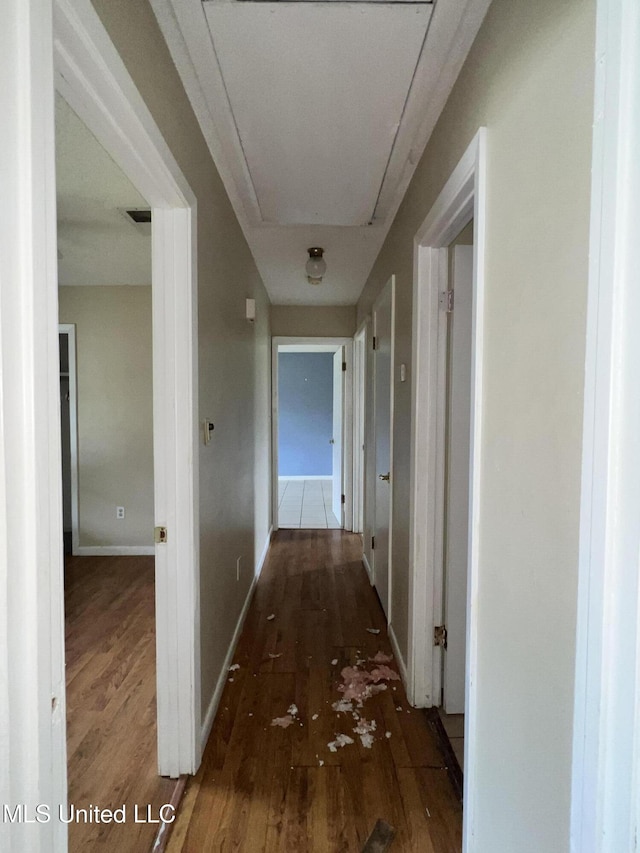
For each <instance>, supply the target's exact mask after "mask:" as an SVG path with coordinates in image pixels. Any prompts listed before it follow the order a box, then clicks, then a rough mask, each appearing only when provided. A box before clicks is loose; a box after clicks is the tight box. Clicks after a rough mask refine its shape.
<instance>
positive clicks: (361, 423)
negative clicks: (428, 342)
mask: <svg viewBox="0 0 640 853" xmlns="http://www.w3.org/2000/svg"><path fill="white" fill-rule="evenodd" d="M369 324H370V320H369V318H367V319H366V320H365V321H364V322H363V323H362V324H361V326H360V328H359V329H358V331H357V332H356V333H355V335H354V336H353V525H352V527H353V532H354V533H362V534H364V503H365V502H364V494H365V472H366V460H365V421H366V411H367V409H366V406H367V341H368V340H369V337H368V335H369Z"/></svg>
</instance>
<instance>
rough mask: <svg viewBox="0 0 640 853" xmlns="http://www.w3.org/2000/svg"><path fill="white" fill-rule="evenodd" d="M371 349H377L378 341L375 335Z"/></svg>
mask: <svg viewBox="0 0 640 853" xmlns="http://www.w3.org/2000/svg"><path fill="white" fill-rule="evenodd" d="M373 348H374V349H377V348H378V339H377V338H376V336H375V335H374V336H373Z"/></svg>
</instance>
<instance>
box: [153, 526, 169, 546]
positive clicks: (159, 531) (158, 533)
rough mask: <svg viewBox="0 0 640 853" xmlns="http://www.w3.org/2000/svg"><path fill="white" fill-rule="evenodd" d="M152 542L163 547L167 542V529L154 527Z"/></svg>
mask: <svg viewBox="0 0 640 853" xmlns="http://www.w3.org/2000/svg"><path fill="white" fill-rule="evenodd" d="M153 540H154V542H156V544H159V545H164V544H165V543H166V541H167V528H166V527H156V528H154V530H153Z"/></svg>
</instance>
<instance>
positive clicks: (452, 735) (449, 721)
mask: <svg viewBox="0 0 640 853" xmlns="http://www.w3.org/2000/svg"><path fill="white" fill-rule="evenodd" d="M438 710H439V712H440V719H441V720H442V725H443V726H444V730H445V732H446V733H447V737H448V738H449V741H450V743H451V748H452V749H453V752H454V754H455V756H456V758H457V759H458V764H459V765H460V769H461V770H462V772H463V773H464V714H445V712H444V711H443V710H442V708H439V709H438Z"/></svg>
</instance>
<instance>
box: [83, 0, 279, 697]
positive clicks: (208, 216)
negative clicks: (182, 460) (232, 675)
mask: <svg viewBox="0 0 640 853" xmlns="http://www.w3.org/2000/svg"><path fill="white" fill-rule="evenodd" d="M93 5H94V6H95V8H96V10H97V12H98V14H99V15H100V17H101V19H102V21H103V23H104V25H105V27H106V28H107V30H108V32H109V35H110V36H111V38H112V40H113V42H114V44H115V46H116V48H117V50H118V52H119V53H120V56H121V57H122V59H123V61H124V63H125V65H126V66H127V69H128V70H129V72H130V74H131V76H132V77H133V80H134V82H135V84H136V86H137V87H138V89H139V91H140V93H141V95H142V97H143V98H144V100H145V102H146V104H147V106H148V107H149V109H150V111H151V113H152V114H153V117H154V119H155V121H156V122H157V124H158V126H159V128H160V130H161V132H162V134H163V136H164V138H165V140H166V142H167V144H168V146H169V148H170V149H171V152H172V153H173V155H174V157H175V158H176V160H177V162H178V164H179V166H180V168H181V169H182V171H183V173H184V175H185V177H186V179H187V181H188V182H189V184H190V186H191V189H192V190H193V192H194V193H195V195H196V197H197V200H198V235H197V236H198V336H199V347H200V349H199V360H198V370H199V404H200V418H201V419H202V418H205V417H207V418H210V419H211V420H213V422H214V423H215V436H214V439H213V441H212V443H211V444H209V445H208V446H206V447H205V446H204V445H201V446H200V457H199V460H198V461H199V468H200V568H201V577H200V607H201V613H202V618H201V626H202V627H201V641H202V705H203V712H206V710H207V708H208V706H209V703H210V701H211V698H212V694H213V691H214V688H215V685H216V682H217V680H218V677H219V676H220V675H221V669H222V664H223V662H224V658H225V655H226V653H227V650H228V648H229V644H230V642H231V639H232V637H233V632H234V629H235V626H236V623H237V620H238V617H239V615H240V611H241V608H242V605H243V602H244V600H245V598H246V595H247V592H248V590H249V587H250V584H251V580H252V577H253V574H254V568H255V565H256V561H257V559H258V557H259V555H260V554H261V552H262V551H263V548H264V546H265V543H266V541H267V534H268V532H269V527H270V507H269V465H270V462H269V410H270V356H269V336H270V329H269V300H268V297H267V294H266V291H265V289H264V286H263V284H262V280H261V278H260V275H259V274H258V271H257V269H256V266H255V263H254V261H253V257H252V255H251V252H250V251H249V247H248V246H247V243H246V240H245V238H244V235H243V234H242V231H241V229H240V226H239V224H238V221H237V219H236V217H235V214H234V212H233V209H232V207H231V204H230V202H229V199H228V197H227V194H226V192H225V189H224V186H223V184H222V181H221V179H220V176H219V174H218V172H217V170H216V168H215V165H214V163H213V161H212V159H211V155H210V154H209V150H208V148H207V145H206V143H205V140H204V138H203V136H202V133H201V131H200V127H199V125H198V122H197V120H196V118H195V116H194V114H193V110H192V109H191V105H190V104H189V100H188V98H187V95H186V93H185V91H184V89H183V87H182V84H181V82H180V78H179V76H178V72H177V71H176V68H175V66H174V64H173V61H172V59H171V56H170V54H169V51H168V48H167V45H166V44H165V42H164V39H163V38H162V34H161V33H160V30H159V28H158V24H157V22H156V19H155V16H154V15H153V12H152V9H151V7H150V5H149V3H148V2H147V0H136V2H131V0H93ZM247 297H249V298H253V299H255V300H256V322H255V324H250V323H247V321H246V320H245V317H244V313H245V298H247ZM238 557H242V570H241V573H240V580H239V581H237V580H236V560H237V558H238Z"/></svg>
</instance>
